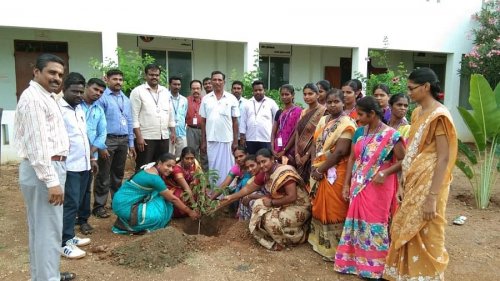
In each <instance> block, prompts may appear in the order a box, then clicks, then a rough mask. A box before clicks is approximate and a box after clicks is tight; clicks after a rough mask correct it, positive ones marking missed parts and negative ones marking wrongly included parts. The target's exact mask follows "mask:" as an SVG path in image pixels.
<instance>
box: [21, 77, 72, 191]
mask: <svg viewBox="0 0 500 281" xmlns="http://www.w3.org/2000/svg"><path fill="white" fill-rule="evenodd" d="M14 140H15V141H14V145H15V146H16V149H17V153H18V155H19V156H20V157H21V158H25V159H28V160H29V162H30V164H31V166H32V167H33V169H34V170H35V173H36V176H37V177H38V179H39V180H41V181H43V182H44V183H45V184H46V185H47V188H49V187H53V186H57V185H60V182H59V177H58V175H57V172H56V170H55V169H54V167H53V166H52V160H51V157H52V156H55V155H62V156H66V155H68V151H69V139H68V133H67V132H66V127H65V126H64V120H63V117H62V114H61V110H60V109H59V106H58V104H57V102H56V101H55V94H54V93H49V92H47V91H46V90H45V89H44V88H43V87H42V86H41V85H40V84H38V83H37V82H35V81H30V86H29V87H28V88H27V89H26V90H24V92H23V93H22V95H21V97H20V98H19V102H18V103H17V108H16V115H15V119H14Z"/></svg>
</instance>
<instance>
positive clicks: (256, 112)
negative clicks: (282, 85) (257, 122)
mask: <svg viewBox="0 0 500 281" xmlns="http://www.w3.org/2000/svg"><path fill="white" fill-rule="evenodd" d="M265 101H266V98H263V99H262V103H261V104H260V105H259V109H255V100H253V112H255V117H256V118H257V115H259V111H260V108H261V107H262V105H264V102H265Z"/></svg>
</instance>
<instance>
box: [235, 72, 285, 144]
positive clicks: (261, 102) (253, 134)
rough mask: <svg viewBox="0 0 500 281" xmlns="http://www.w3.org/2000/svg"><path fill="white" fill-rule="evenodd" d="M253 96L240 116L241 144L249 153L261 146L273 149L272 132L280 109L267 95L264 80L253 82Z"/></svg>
mask: <svg viewBox="0 0 500 281" xmlns="http://www.w3.org/2000/svg"><path fill="white" fill-rule="evenodd" d="M252 89H253V97H252V98H251V99H249V100H248V101H247V102H246V104H245V106H244V110H243V112H242V115H241V118H240V144H241V145H242V146H246V148H247V152H248V153H249V154H255V153H257V151H258V150H259V149H261V148H268V149H271V132H272V129H273V122H274V116H275V115H276V112H277V111H278V105H277V104H276V102H275V101H274V100H272V99H270V98H268V97H266V90H265V89H264V83H263V82H262V81H259V80H257V81H254V82H253V83H252Z"/></svg>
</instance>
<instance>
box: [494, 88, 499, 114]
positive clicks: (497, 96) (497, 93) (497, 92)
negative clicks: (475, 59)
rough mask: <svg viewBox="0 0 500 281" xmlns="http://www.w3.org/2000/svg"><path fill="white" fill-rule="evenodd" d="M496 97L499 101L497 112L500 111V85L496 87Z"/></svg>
mask: <svg viewBox="0 0 500 281" xmlns="http://www.w3.org/2000/svg"><path fill="white" fill-rule="evenodd" d="M493 94H494V95H495V100H496V101H497V110H498V109H500V83H498V84H497V86H496V87H495V91H494V92H493Z"/></svg>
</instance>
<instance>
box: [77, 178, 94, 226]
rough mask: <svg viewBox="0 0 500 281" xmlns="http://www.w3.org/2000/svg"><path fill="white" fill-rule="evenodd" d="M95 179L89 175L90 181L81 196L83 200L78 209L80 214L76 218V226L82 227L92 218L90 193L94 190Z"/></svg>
mask: <svg viewBox="0 0 500 281" xmlns="http://www.w3.org/2000/svg"><path fill="white" fill-rule="evenodd" d="M93 179H94V174H92V172H90V173H89V180H88V183H87V188H86V189H85V191H84V192H83V194H80V196H81V197H82V199H81V200H80V208H79V209H78V214H77V217H76V224H77V225H82V224H84V223H87V222H88V220H89V217H90V191H91V189H92V181H93Z"/></svg>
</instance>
